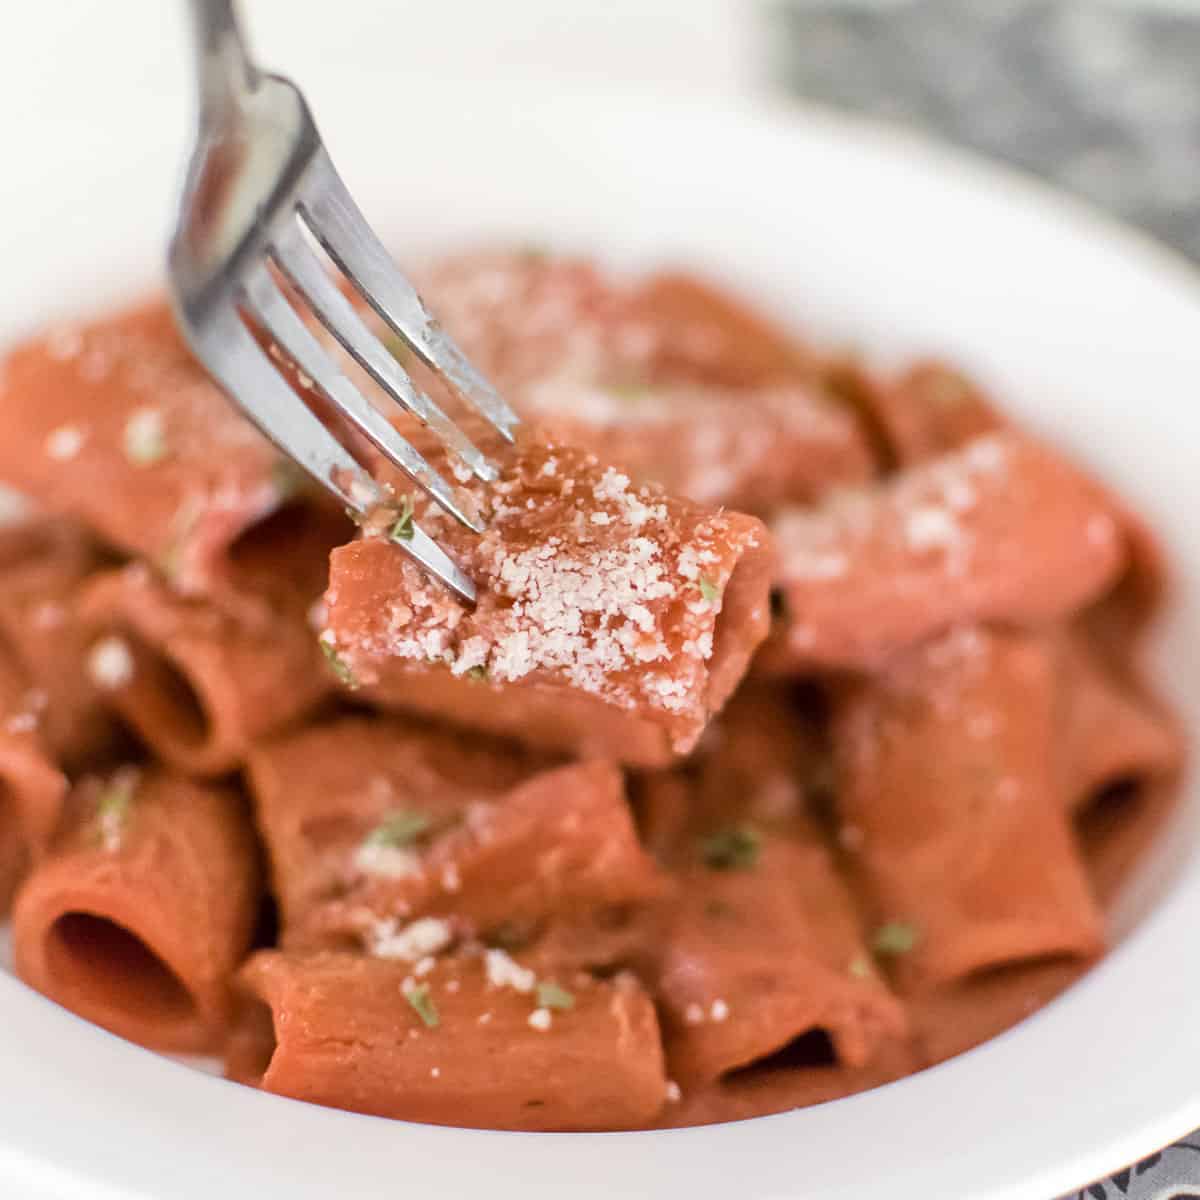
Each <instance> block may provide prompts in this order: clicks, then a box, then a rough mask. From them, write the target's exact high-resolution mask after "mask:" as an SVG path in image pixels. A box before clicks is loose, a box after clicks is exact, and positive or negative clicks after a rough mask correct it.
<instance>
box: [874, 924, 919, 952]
mask: <svg viewBox="0 0 1200 1200" xmlns="http://www.w3.org/2000/svg"><path fill="white" fill-rule="evenodd" d="M920 940H921V934H920V931H919V930H918V929H917V927H916V926H915V925H912V924H910V923H909V922H908V921H888V922H887V924H885V925H880V927H879V928H878V929H877V930H875V936H874V937H873V938H872V939H871V949H872V950H873V951H874V952H875V953H876V954H907V953H908V952H909V951H910V950H911V949H912V948H913V947H914V946H915V945H916V944H917V942H919V941H920Z"/></svg>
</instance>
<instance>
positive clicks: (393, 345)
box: [383, 333, 412, 367]
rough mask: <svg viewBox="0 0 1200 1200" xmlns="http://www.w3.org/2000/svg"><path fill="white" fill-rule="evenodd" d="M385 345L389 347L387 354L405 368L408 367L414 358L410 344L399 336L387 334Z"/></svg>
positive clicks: (384, 339) (384, 340)
mask: <svg viewBox="0 0 1200 1200" xmlns="http://www.w3.org/2000/svg"><path fill="white" fill-rule="evenodd" d="M383 344H384V346H386V347H387V352H388V353H389V354H390V355H391V356H392V357H393V358H394V359H395V360H396V361H397V362H398V363H399V364H400V365H401V366H402V367H403V366H407V365H408V362H409V360H410V359H411V358H412V349H411V348H410V347H409V344H408V343H407V342H406V341H405V340H404V339H403V338H402V337H401V336H400V335H399V334H398V333H389V334H385V335H384V338H383Z"/></svg>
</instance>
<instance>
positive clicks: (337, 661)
mask: <svg viewBox="0 0 1200 1200" xmlns="http://www.w3.org/2000/svg"><path fill="white" fill-rule="evenodd" d="M317 644H318V645H319V646H320V647H321V653H322V654H324V655H325V661H326V662H328V663H329V665H330V667H332V668H333V673H334V674H335V675H336V676H337V677H338V680H339V682H341V683H343V684H345V685H346V687H348V688H349V689H350V690H351V691H354V689H355V688H357V687H358V680H357V679H355V678H354V672H353V671H352V670H350V668H349V666H348V665H347V664H346V661H345V660H344V659H343V658H342V656H341V655H340V654H339V653H338V652H337V648H336V647H335V646H334V645H333V643H332V642H329V641H326V639H325V638H318V639H317Z"/></svg>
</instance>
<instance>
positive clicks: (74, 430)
mask: <svg viewBox="0 0 1200 1200" xmlns="http://www.w3.org/2000/svg"><path fill="white" fill-rule="evenodd" d="M86 441H87V434H86V433H84V431H83V430H82V429H81V428H80V427H79V426H78V425H60V426H59V427H58V428H57V429H54V430H52V431H51V432H50V433H49V434H48V435H47V437H46V457H47V458H52V459H54V461H55V462H69V461H70V460H71V459H73V458H75V457H76V456H77V455H78V454H79V452H80V450H82V449H83V447H84V443H85V442H86Z"/></svg>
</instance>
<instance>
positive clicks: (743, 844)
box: [700, 825, 762, 871]
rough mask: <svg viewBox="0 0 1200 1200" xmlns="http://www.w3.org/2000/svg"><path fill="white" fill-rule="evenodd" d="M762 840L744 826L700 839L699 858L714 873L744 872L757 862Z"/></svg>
mask: <svg viewBox="0 0 1200 1200" xmlns="http://www.w3.org/2000/svg"><path fill="white" fill-rule="evenodd" d="M761 849H762V838H761V837H759V835H758V834H757V833H756V832H755V831H754V830H753V829H749V828H747V827H746V826H744V825H739V826H735V827H734V828H732V829H723V830H721V831H720V832H719V833H712V834H709V835H708V836H707V837H703V838H701V839H700V857H701V858H702V859H703V860H704V865H705V866H708V867H711V868H712V869H713V870H714V871H745V870H747V869H748V868H750V867H753V866H754V865H755V864H756V863H757V862H758V855H759V851H760V850H761Z"/></svg>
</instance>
